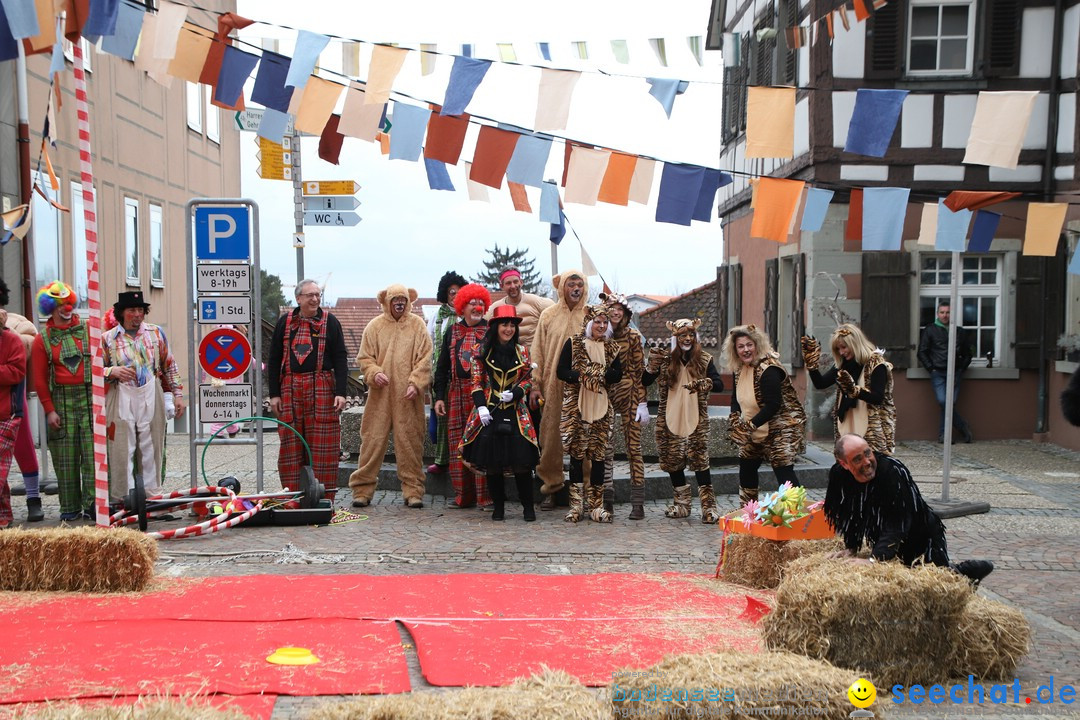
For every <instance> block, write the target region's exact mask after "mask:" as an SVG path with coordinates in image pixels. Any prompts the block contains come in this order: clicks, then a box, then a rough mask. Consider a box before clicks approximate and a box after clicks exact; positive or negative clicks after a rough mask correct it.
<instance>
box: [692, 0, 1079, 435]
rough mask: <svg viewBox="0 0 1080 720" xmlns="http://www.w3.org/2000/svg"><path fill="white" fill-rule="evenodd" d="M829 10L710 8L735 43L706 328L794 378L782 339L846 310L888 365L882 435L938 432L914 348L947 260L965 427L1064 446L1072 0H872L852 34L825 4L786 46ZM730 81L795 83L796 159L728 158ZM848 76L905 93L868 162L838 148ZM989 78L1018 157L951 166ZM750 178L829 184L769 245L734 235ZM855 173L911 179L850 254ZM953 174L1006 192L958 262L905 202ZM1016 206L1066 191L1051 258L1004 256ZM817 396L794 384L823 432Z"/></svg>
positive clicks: (731, 0)
mask: <svg viewBox="0 0 1080 720" xmlns="http://www.w3.org/2000/svg"><path fill="white" fill-rule="evenodd" d="M866 5H867V6H869V5H870V3H869V2H868V3H866ZM837 7H838V4H837V3H836V2H832V1H830V2H826V1H824V0H811V1H810V2H805V1H800V0H775V1H773V2H765V3H762V2H756V3H755V2H749V1H747V2H743V1H742V0H726V2H725V1H724V0H719V1H718V2H717V3H716V4H715V6H714V12H713V19H712V22H711V27H710V30H711V36H712V38H713V41H714V42H715V39H716V38H717V37H719V34H720V33H721V32H722V33H737V34H741V35H742V36H743V38H744V39H745V40H744V42H742V43H741V46H740V47H738V48H737V50H738V52H739V55H740V57H739V60H740V62H739V64H738V65H737V66H735V67H729V68H727V78H726V80H725V99H724V100H725V101H724V109H723V118H722V125H723V127H722V133H723V139H724V143H725V144H724V149H723V152H722V156H721V158H720V166H721V167H722V168H725V169H730V170H734V171H735V181H734V182H733V183H732V184H730V185H728V186H727V187H724V188H722V189H721V190H720V207H719V214H720V216H721V217H722V218H723V227H724V238H725V246H724V247H725V258H724V259H725V263H724V267H722V268H721V271H720V277H719V283H720V299H719V305H720V316H721V317H720V324H721V326H722V327H729V326H731V325H734V324H738V323H740V322H756V323H761V324H763V325H764V327H765V328H766V329H767V331H768V332H769V335H770V336H771V338H772V339H773V341H774V343H775V344H776V347H777V349H778V351H779V352H780V354H781V357H782V359H783V361H784V362H786V363H788V364H789V366H790V367H791V368H792V370H793V371H794V374H795V376H796V379H797V385H800V386H801V387H803V388H805V377H804V375H805V373H803V372H802V370H801V369H800V368H801V365H802V362H801V357H800V354H799V350H798V347H799V344H798V339H799V336H800V335H802V334H804V333H805V334H810V335H815V336H816V337H818V338H821V339H825V338H828V337H829V336H830V335H831V333H832V330H833V329H834V328H835V327H836V325H837V324H838V323H839V322H856V323H858V324H859V325H860V326H862V327H863V329H864V330H865V331H866V333H867V335H868V336H869V337H870V338H871V339H872V340H873V341H875V342H876V343H877V344H878V345H879V346H881V347H884V348H886V350H887V351H888V359H889V360H890V362H892V363H893V366H894V379H895V397H896V403H897V412H898V436H899V437H900V438H901V439H936V437H937V432H938V428H937V417H938V408H937V405H936V403H935V401H934V399H933V392H932V390H931V388H930V383H929V381H928V377H927V373H926V372H925V371H924V370H923V369H922V368H920V367H919V366H918V362H917V360H916V358H915V350H916V347H917V344H918V339H919V333H920V329H921V328H922V327H923V326H925V325H926V324H928V323H930V322H932V321H933V317H934V311H935V306H936V303H937V302H938V300H940V299H943V298H947V297H948V296H949V290H950V283H951V280H952V273H953V272H954V270H955V271H958V272H960V277H959V283H960V292H959V308H958V309H954V313H956V314H958V316H959V321H960V323H961V324H962V325H963V326H964V327H965V328H966V330H967V333H968V336H969V338H970V340H971V343H972V345H973V346H974V352H975V360H974V361H973V363H972V367H971V368H970V369H969V370H968V371H967V372H966V373H965V374H964V377H963V385H962V391H961V394H960V403H959V406H958V410H959V412H961V414H963V415H964V416H965V417H968V418H973V427H974V431H975V434H976V437H977V438H979V439H996V438H1032V437H1037V438H1041V439H1046V440H1049V441H1052V442H1056V443H1059V444H1062V445H1066V446H1068V447H1072V448H1080V430H1078V429H1077V428H1073V427H1072V426H1070V425H1068V424H1067V423H1066V422H1065V421H1064V419H1063V418H1062V417H1061V414H1060V410H1059V408H1058V396H1059V395H1060V392H1061V389H1062V388H1063V386H1064V384H1065V382H1066V381H1067V380H1068V377H1069V375H1068V373H1069V372H1070V371H1071V370H1072V369H1073V368H1075V365H1074V364H1072V363H1069V362H1066V361H1065V360H1064V358H1063V355H1062V353H1061V351H1059V349H1058V340H1059V337H1061V336H1062V335H1063V334H1066V335H1067V334H1075V333H1080V281H1078V278H1077V276H1074V275H1068V274H1067V273H1066V266H1067V263H1068V260H1069V258H1070V257H1071V254H1072V253H1073V252H1074V251H1075V249H1076V245H1077V236H1078V231H1080V204H1078V203H1077V191H1078V190H1080V154H1078V145H1080V137H1078V125H1077V114H1078V112H1077V111H1078V108H1080V94H1078V83H1077V69H1078V67H1077V66H1078V50H1077V48H1078V44H1080V1H1078V0H1058V1H1057V2H1052V1H1051V2H1039V1H1029V0H890V2H888V3H886V4H884V5H882V6H881V7H879V8H877V9H876V11H873V12H872V14H871V16H870V17H869V18H868V19H867V20H866V21H865V22H856V21H855V19H854V18H851V20H850V24H851V29H850V31H845V30H844V29H843V27H842V24H841V22H840V20H839V19H836V21H835V23H834V30H835V39H834V40H833V41H832V43H831V44H830V43H829V41H828V38H827V37H825V38H824V39H822V41H820V42H817V43H812V44H809V45H805V46H803V47H799V48H797V49H793V48H791V47H789V46H788V37H787V35H786V33H785V32H784V30H785V29H786V28H787V27H792V26H797V25H800V24H801V25H803V26H806V25H808V24H809V23H810V22H813V21H814V20H817V19H819V18H822V17H824V16H826V15H828V14H829V13H830V11H833V10H834V9H835V8H837ZM848 12H849V17H850V5H849V10H848ZM834 17H835V18H838V17H839V16H834ZM769 29H772V30H776V32H775V33H772V32H768V30H769ZM822 30H824V28H823V27H822ZM762 31H765V32H762ZM728 50H733V48H728ZM747 85H764V86H768V85H773V86H781V85H788V86H795V87H796V88H797V95H796V98H797V102H796V113H795V123H796V127H795V152H794V157H792V158H784V159H748V158H746V152H745V145H746V87H747ZM861 88H873V89H885V88H897V89H905V90H908V91H909V95H908V96H907V98H906V99H905V101H904V105H903V109H902V112H901V117H900V121H899V123H898V127H897V129H896V132H895V133H894V135H893V137H892V141H891V144H890V147H889V149H888V152H887V153H886V155H885V157H883V158H874V157H867V156H862V155H856V154H852V153H847V152H844V149H843V148H844V145H845V141H846V139H847V131H848V123H849V121H850V119H851V116H852V112H853V109H854V106H855V97H856V91H857V90H859V89H861ZM1006 90H1027V91H1036V92H1037V93H1038V95H1037V98H1036V102H1035V107H1034V112H1033V114H1032V117H1031V121H1030V123H1029V125H1028V129H1027V134H1026V136H1025V138H1024V142H1023V146H1022V150H1021V153H1020V158H1019V164H1018V166H1017V168H1016V169H1015V170H1007V169H1003V168H997V167H987V166H983V165H965V164H963V162H962V161H963V157H964V152H965V146H966V144H967V139H968V135H969V132H970V129H971V122H972V118H973V116H974V112H975V105H976V100H977V97H978V93H979V92H980V91H1006ZM756 176H771V177H777V178H791V179H798V180H805V181H807V183H808V184H811V185H816V186H819V187H824V188H828V189H833V190H835V196H834V198H833V201H832V203H831V205H830V207H829V210H828V213H827V215H826V219H825V222H824V224H823V226H822V228H821V230H820V231H818V232H813V233H810V232H801V231H799V230H798V228H799V223H800V218H798V217H797V218H796V220H795V224H794V226H793V227H794V228H795V231H794V232H793V233H792V234H791V235H790V236H789V238H788V242H787V243H786V244H777V243H773V242H770V241H764V240H757V239H753V240H752V239H751V238H750V222H751V218H752V212H753V211H752V210H751V207H750V203H751V183H750V178H752V177H756ZM864 187H906V188H910V189H911V201H910V204H909V205H908V210H907V217H906V220H905V223H904V228H903V251H902V252H865V253H864V252H862V251H861V243H860V242H859V240H858V238H857V237H855V238H854V239H852V235H853V233H850V232H846V230H847V223H848V220H849V212H850V205H849V203H850V197H851V191H852V190H853V189H858V188H864ZM954 190H980V191H993V190H1000V191H1011V192H1021V193H1023V194H1022V195H1021V196H1020V197H1019V198H1017V199H1016V200H1014V201H1010V202H1007V203H1002V204H999V205H995V206H994V207H993V208H991V209H993V210H994V211H995V212H999V213H1001V214H1002V220H1001V224H1000V226H999V228H998V231H997V234H996V236H995V239H994V242H993V244H992V245H991V247H990V250H989V251H988V252H985V253H968V252H964V253H962V254H961V255H960V263H959V267H958V268H953V265H952V263H953V258H952V255H951V254H950V253H942V252H937V251H935V250H934V248H933V246H928V245H919V244H918V242H917V241H918V237H919V225H920V218H921V213H922V207H923V203H926V202H930V203H933V202H936V201H937V199H938V198H940V197H944V196H946V195H948V193H950V192H952V191H954ZM1029 202H1066V203H1068V202H1071V203H1072V204H1071V205H1069V209H1068V214H1067V217H1066V225H1065V229H1064V231H1063V233H1062V237H1061V240H1060V243H1059V246H1058V251H1057V255H1056V256H1055V257H1050V258H1046V257H1032V256H1025V255H1023V254H1022V245H1023V238H1024V230H1025V223H1026V218H1027V207H1028V203H1029ZM857 222H858V220H856V223H857ZM854 235H856V236H857V235H858V233H854ZM957 311H959V312H957ZM827 394H828V393H818V392H817V391H813V390H811V391H810V395H809V397H808V398H807V406H808V409H809V410H810V413H809V414H810V415H811V416H812V417H813V418H814V419H813V420H812V423H811V426H812V431H813V432H814V434H815V435H816V436H818V437H828V436H829V435H831V429H830V423H829V420H828V418H827V417H826V416H825V415H824V413H823V412H821V408H823V407H827V405H828V403H827V402H826V397H825V396H826V395H827Z"/></svg>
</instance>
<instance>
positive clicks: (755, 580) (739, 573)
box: [723, 533, 843, 589]
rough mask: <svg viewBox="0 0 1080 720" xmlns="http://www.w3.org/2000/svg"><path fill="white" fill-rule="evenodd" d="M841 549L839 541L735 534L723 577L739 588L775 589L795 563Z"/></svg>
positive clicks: (729, 546)
mask: <svg viewBox="0 0 1080 720" xmlns="http://www.w3.org/2000/svg"><path fill="white" fill-rule="evenodd" d="M842 547H843V544H842V543H841V542H840V540H839V539H838V538H831V539H828V540H788V541H776V540H768V539H766V538H760V537H756V536H754V535H745V534H742V533H735V534H732V535H731V536H730V538H729V539H728V546H727V552H726V553H725V555H724V571H723V576H724V579H725V580H727V581H728V582H733V583H737V584H739V585H745V586H747V587H752V588H761V589H772V588H775V587H776V586H777V585H779V584H780V576H781V575H782V574H783V573H784V571H785V569H786V568H787V565H788V564H789V563H790V562H791V561H792V560H797V559H798V558H800V557H804V556H806V555H815V554H819V553H829V552H833V551H835V550H839V549H841V548H842Z"/></svg>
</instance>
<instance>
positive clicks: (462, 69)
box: [439, 55, 491, 115]
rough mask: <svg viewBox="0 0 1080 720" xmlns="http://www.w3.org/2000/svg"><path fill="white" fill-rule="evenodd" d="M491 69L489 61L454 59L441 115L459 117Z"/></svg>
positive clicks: (457, 57) (459, 57) (464, 58)
mask: <svg viewBox="0 0 1080 720" xmlns="http://www.w3.org/2000/svg"><path fill="white" fill-rule="evenodd" d="M489 67H491V61H489V60H474V59H472V58H467V57H461V56H460V55H458V56H455V57H454V66H453V68H451V69H450V82H449V83H447V85H446V95H445V99H444V100H443V106H442V110H440V111H439V113H440V114H441V115H461V114H462V113H464V112H465V108H466V106H468V104H469V102H470V101H471V100H472V98H473V94H474V93H475V92H476V88H477V87H479V86H480V82H481V81H482V80H483V79H484V75H486V74H487V71H488V68H489Z"/></svg>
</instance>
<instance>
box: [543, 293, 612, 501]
mask: <svg viewBox="0 0 1080 720" xmlns="http://www.w3.org/2000/svg"><path fill="white" fill-rule="evenodd" d="M618 355H619V350H618V346H617V345H616V344H615V342H614V341H613V340H612V339H611V324H610V322H609V318H608V308H607V305H603V304H598V305H589V306H588V307H586V308H585V322H584V324H583V326H582V329H581V332H579V333H578V334H577V335H574V336H573V337H571V338H569V339H568V340H567V341H566V342H565V343H564V344H563V349H562V353H560V355H559V365H558V368H557V369H556V374H557V376H558V378H559V380H562V382H563V398H562V417H561V422H560V423H559V431H560V434H561V435H562V443H563V446H564V447H565V448H566V450H567V452H568V453H569V454H570V509H569V510H568V511H567V513H566V517H565V518H563V519H564V520H566V521H567V522H574V523H576V522H578V521H579V520H581V518H582V517H584V515H585V507H584V505H583V502H584V495H583V493H582V483H583V482H584V480H585V468H584V462H585V458H588V459H589V460H591V461H592V469H591V470H590V472H589V508H590V510H589V517H590V518H591V519H592V520H594V521H596V522H611V520H612V513H613V512H614V502H615V497H614V495H613V494H610V493H605V492H604V455H606V454H607V446H608V441H609V440H610V439H611V429H612V426H613V425H614V424H615V412H614V409H613V408H612V406H611V402H610V401H609V391H608V388H610V387H611V386H612V385H614V384H616V383H618V382H619V380H621V379H622V363H621V362H620V360H619V357H618Z"/></svg>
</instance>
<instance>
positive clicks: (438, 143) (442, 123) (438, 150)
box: [424, 112, 469, 165]
mask: <svg viewBox="0 0 1080 720" xmlns="http://www.w3.org/2000/svg"><path fill="white" fill-rule="evenodd" d="M468 130H469V116H468V115H461V116H453V115H443V114H442V113H435V112H433V113H431V118H430V119H429V120H428V132H427V145H425V147H424V157H429V158H431V159H432V160H440V161H442V162H444V163H446V164H447V165H457V162H458V158H459V157H461V148H462V146H463V145H464V144H465V133H466V132H468Z"/></svg>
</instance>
